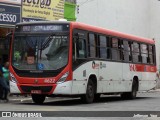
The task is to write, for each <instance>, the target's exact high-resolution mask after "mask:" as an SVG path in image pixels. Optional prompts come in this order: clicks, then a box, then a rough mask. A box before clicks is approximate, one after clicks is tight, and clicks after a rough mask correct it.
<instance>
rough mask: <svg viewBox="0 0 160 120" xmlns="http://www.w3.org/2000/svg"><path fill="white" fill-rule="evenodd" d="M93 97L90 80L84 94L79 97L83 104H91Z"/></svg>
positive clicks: (93, 88)
mask: <svg viewBox="0 0 160 120" xmlns="http://www.w3.org/2000/svg"><path fill="white" fill-rule="evenodd" d="M94 95H95V85H94V83H93V81H92V80H89V81H88V84H87V90H86V94H85V95H82V96H81V100H82V102H83V103H87V104H89V103H92V102H93V100H94Z"/></svg>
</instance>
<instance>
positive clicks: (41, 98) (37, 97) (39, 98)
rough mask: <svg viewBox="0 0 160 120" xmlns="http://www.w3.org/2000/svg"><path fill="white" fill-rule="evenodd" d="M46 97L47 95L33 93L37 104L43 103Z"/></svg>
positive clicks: (33, 98)
mask: <svg viewBox="0 0 160 120" xmlns="http://www.w3.org/2000/svg"><path fill="white" fill-rule="evenodd" d="M45 98H46V96H45V95H38V94H32V100H33V102H34V103H36V104H43V102H44V100H45Z"/></svg>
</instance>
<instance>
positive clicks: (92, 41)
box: [89, 34, 96, 57]
mask: <svg viewBox="0 0 160 120" xmlns="http://www.w3.org/2000/svg"><path fill="white" fill-rule="evenodd" d="M89 56H90V57H96V40H95V35H94V34H89Z"/></svg>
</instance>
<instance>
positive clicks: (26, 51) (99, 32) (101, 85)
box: [9, 21, 157, 103]
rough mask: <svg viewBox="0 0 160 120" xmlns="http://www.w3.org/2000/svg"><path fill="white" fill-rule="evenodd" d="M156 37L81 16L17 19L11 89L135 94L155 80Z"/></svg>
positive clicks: (37, 97) (38, 99)
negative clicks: (89, 22) (87, 20)
mask: <svg viewBox="0 0 160 120" xmlns="http://www.w3.org/2000/svg"><path fill="white" fill-rule="evenodd" d="M155 58H156V54H155V42H154V40H151V39H145V38H141V37H136V36H133V35H128V34H123V33H120V32H116V31H111V30H107V29H103V28H99V27H95V26H90V25H86V24H83V23H78V22H67V21H65V22H64V21H57V22H56V21H50V22H49V21H45V22H43V21H41V22H33V23H19V24H17V25H16V27H15V32H14V34H13V37H12V43H11V55H10V63H11V64H10V67H9V69H10V90H11V93H14V94H31V96H32V99H33V101H34V102H35V103H43V102H44V100H45V97H46V96H52V95H53V96H56V95H58V96H79V97H81V99H82V100H83V101H84V102H85V103H92V102H93V100H95V99H98V98H99V97H100V95H101V94H115V93H117V94H121V97H122V98H129V99H134V98H135V97H136V94H137V91H144V90H150V89H152V88H154V87H155V86H156V82H157V81H156V71H157V69H156V59H155Z"/></svg>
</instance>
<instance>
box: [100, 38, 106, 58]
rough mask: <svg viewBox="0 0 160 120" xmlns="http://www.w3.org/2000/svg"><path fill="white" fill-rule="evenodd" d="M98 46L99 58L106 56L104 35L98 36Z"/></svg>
mask: <svg viewBox="0 0 160 120" xmlns="http://www.w3.org/2000/svg"><path fill="white" fill-rule="evenodd" d="M99 46H100V48H99V49H100V50H99V52H100V58H104V59H106V58H107V50H106V47H107V41H106V36H99Z"/></svg>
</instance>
